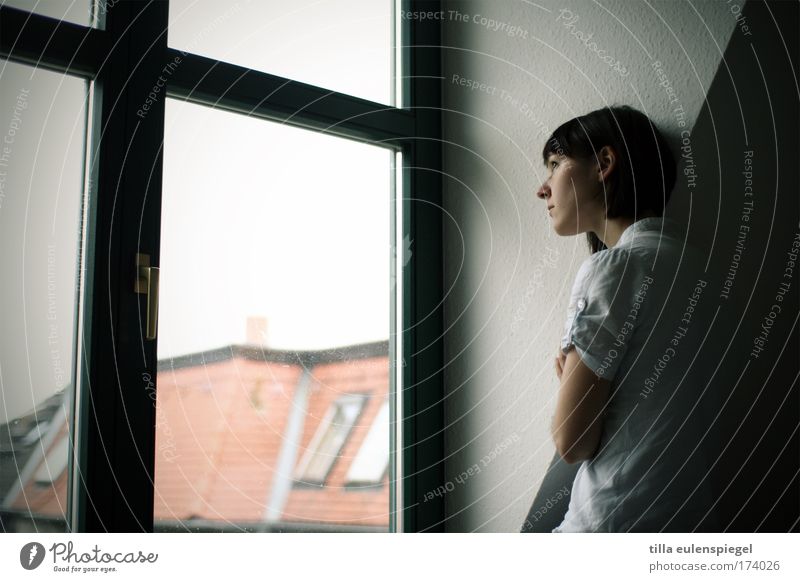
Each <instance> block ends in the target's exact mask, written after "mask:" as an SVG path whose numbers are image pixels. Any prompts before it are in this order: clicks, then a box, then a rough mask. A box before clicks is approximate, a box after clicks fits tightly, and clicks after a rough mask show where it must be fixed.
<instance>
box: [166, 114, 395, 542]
mask: <svg viewBox="0 0 800 582" xmlns="http://www.w3.org/2000/svg"><path fill="white" fill-rule="evenodd" d="M393 157H394V154H393V152H390V151H389V150H387V149H385V148H380V147H376V146H371V145H367V144H363V143H358V142H354V141H350V140H345V139H341V138H336V137H331V136H327V135H323V134H320V133H315V132H311V131H306V130H301V129H297V128H292V127H288V126H286V125H283V124H278V123H273V122H268V121H264V120H257V119H253V118H249V117H247V116H244V115H237V114H234V113H228V112H224V111H219V110H214V109H211V108H208V107H203V106H198V105H194V104H190V103H185V102H183V101H176V100H172V99H169V100H167V106H166V136H165V146H164V188H163V200H162V223H161V256H160V267H161V278H160V306H159V336H158V337H159V339H158V352H159V371H158V378H157V381H158V390H157V393H158V395H157V424H158V427H157V434H156V439H157V453H156V479H155V482H156V483H155V484H156V491H155V522H156V529H157V530H160V531H161V530H171V529H172V530H178V531H186V530H187V529H189V530H193V531H196V530H203V529H211V530H230V531H239V530H240V529H256V530H259V531H300V530H311V531H317V530H319V531H322V530H326V531H327V530H330V529H331V528H334V529H335V530H337V531H373V530H376V529H377V530H378V531H385V530H386V529H387V528H388V524H389V480H388V475H387V476H386V477H385V478H384V479H383V481H382V482H381V484H380V485H379V486H378V487H375V486H373V487H371V488H369V490H365V491H360V492H355V493H354V492H353V490H352V489H351V488H346V487H345V485H346V483H345V475H346V472H347V470H348V468H349V465H350V462H351V460H352V459H353V457H354V456H355V454H356V453H357V451H358V450H359V448H360V447H361V442H362V441H363V439H364V437H365V436H366V433H367V432H368V429H369V427H370V426H371V425H372V423H373V421H374V418H375V416H376V414H377V413H378V410H379V408H380V405H381V403H382V402H383V400H384V399H385V398H386V397H387V395H388V393H389V340H388V338H389V333H390V315H391V314H390V293H391V292H392V291H393V287H392V284H391V273H390V258H391V253H392V247H391V238H390V224H391V214H390V206H391V198H392V191H391V183H392V160H393ZM388 447H389V443H388V440H387V442H386V443H385V452H386V454H388ZM304 459H305V460H304ZM301 464H305V465H306V467H307V469H308V471H309V473H310V474H311V475H312V476H313V477H314V479H313V480H312V481H315V482H316V484H314V485H311V486H309V485H308V483H303V482H300V483H297V482H296V481H295V479H294V477H295V476H296V474H297V467H298V466H299V465H301ZM323 479H324V483H323ZM301 481H302V480H301ZM320 483H322V485H320ZM354 495H356V496H358V499H359V502H358V503H353V499H354Z"/></svg>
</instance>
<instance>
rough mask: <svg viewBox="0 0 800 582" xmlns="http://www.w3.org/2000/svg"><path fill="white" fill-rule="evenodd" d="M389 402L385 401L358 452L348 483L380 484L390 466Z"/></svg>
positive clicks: (348, 475)
mask: <svg viewBox="0 0 800 582" xmlns="http://www.w3.org/2000/svg"><path fill="white" fill-rule="evenodd" d="M388 442H389V401H388V400H384V402H383V405H382V406H381V409H380V411H379V412H378V416H377V417H376V418H375V421H374V422H373V423H372V426H371V427H370V429H369V433H367V436H366V438H365V439H364V441H363V443H362V445H361V448H360V449H359V450H358V454H357V455H356V458H355V459H353V464H352V465H350V470H349V471H348V472H347V482H348V483H378V482H380V481H381V479H383V475H384V473H385V472H386V468H387V467H388V466H389V454H388V453H389V451H388V449H387V448H386V443H388Z"/></svg>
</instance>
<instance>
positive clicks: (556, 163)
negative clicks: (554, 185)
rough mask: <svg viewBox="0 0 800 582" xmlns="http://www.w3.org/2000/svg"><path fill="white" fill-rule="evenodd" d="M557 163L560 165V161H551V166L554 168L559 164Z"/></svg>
mask: <svg viewBox="0 0 800 582" xmlns="http://www.w3.org/2000/svg"><path fill="white" fill-rule="evenodd" d="M557 165H558V162H556V161H552V162H550V167H551V168H554V167H555V166H557Z"/></svg>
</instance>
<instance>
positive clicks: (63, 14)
mask: <svg viewBox="0 0 800 582" xmlns="http://www.w3.org/2000/svg"><path fill="white" fill-rule="evenodd" d="M1 3H2V4H3V5H4V6H10V7H11V8H20V9H21V10H26V11H28V12H34V13H35V14H41V15H42V16H49V17H50V18H57V19H58V20H65V21H67V22H72V23H74V24H80V25H82V26H92V19H93V14H92V11H93V10H94V8H93V0H5V1H4V2H1ZM110 5H113V2H110V1H105V2H104V1H100V2H98V8H97V10H98V11H99V12H102V11H105V10H107V9H108V8H109V7H110Z"/></svg>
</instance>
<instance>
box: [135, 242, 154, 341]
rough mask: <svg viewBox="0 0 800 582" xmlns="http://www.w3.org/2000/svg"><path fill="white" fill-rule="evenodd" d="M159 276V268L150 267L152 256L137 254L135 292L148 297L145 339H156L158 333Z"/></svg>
mask: <svg viewBox="0 0 800 582" xmlns="http://www.w3.org/2000/svg"><path fill="white" fill-rule="evenodd" d="M158 276H159V268H158V267H151V266H150V255H146V254H143V253H136V285H135V288H134V291H135V292H136V293H139V294H143V295H147V314H146V316H145V338H147V339H149V340H154V339H156V332H157V331H158Z"/></svg>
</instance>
